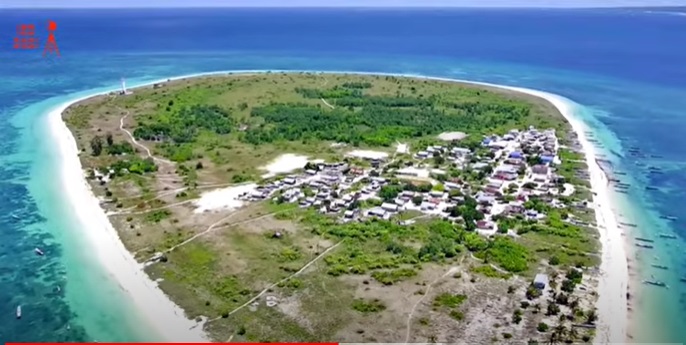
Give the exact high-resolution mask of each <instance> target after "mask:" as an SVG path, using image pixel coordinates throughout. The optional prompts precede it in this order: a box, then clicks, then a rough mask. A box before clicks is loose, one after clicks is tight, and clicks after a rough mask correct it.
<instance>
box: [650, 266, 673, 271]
mask: <svg viewBox="0 0 686 345" xmlns="http://www.w3.org/2000/svg"><path fill="white" fill-rule="evenodd" d="M651 266H653V267H655V268H659V269H661V270H666V269H669V268H668V267H667V266H665V265H651Z"/></svg>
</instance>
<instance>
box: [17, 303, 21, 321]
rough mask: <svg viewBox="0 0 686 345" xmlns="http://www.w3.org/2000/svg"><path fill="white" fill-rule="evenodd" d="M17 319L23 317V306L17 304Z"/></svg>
mask: <svg viewBox="0 0 686 345" xmlns="http://www.w3.org/2000/svg"><path fill="white" fill-rule="evenodd" d="M17 319H21V306H20V305H19V306H17Z"/></svg>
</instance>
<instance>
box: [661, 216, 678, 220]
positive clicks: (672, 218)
mask: <svg viewBox="0 0 686 345" xmlns="http://www.w3.org/2000/svg"><path fill="white" fill-rule="evenodd" d="M660 218H662V219H667V220H677V219H678V218H677V217H676V216H664V215H663V216H660Z"/></svg>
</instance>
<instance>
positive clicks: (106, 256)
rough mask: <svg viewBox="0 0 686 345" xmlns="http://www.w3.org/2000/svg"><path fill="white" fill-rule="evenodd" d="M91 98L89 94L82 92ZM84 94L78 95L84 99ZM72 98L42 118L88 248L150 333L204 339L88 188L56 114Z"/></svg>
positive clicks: (72, 143) (72, 145) (59, 114)
mask: <svg viewBox="0 0 686 345" xmlns="http://www.w3.org/2000/svg"><path fill="white" fill-rule="evenodd" d="M88 97H91V96H88ZM88 97H84V98H82V99H85V98H88ZM80 100H81V99H79V100H74V101H72V102H68V103H65V104H62V105H60V106H59V107H57V108H55V109H53V110H52V111H50V113H49V114H48V117H47V121H48V124H49V126H50V131H51V134H52V136H53V139H54V142H55V144H56V145H57V146H56V148H57V149H58V151H59V156H60V160H59V161H60V162H61V166H60V167H59V181H60V183H61V184H62V187H63V188H62V190H63V191H64V193H65V194H64V195H65V197H66V198H67V200H68V202H69V203H70V204H71V205H72V207H73V212H74V215H75V216H76V219H77V220H78V222H79V223H80V228H81V229H83V230H84V231H83V236H85V237H86V240H87V241H88V242H89V244H90V249H89V250H90V251H91V252H92V253H93V255H97V259H98V260H99V261H100V263H101V264H102V267H104V268H105V269H106V270H107V273H109V274H110V275H111V276H112V277H113V278H114V279H116V281H117V282H118V283H119V284H120V287H121V288H122V290H124V291H126V293H127V295H128V297H129V298H131V300H132V301H133V303H134V304H135V305H136V306H137V309H138V310H139V313H140V315H141V316H143V317H144V318H145V320H147V325H146V326H148V327H149V328H150V329H151V333H154V334H159V335H160V336H162V337H163V338H164V339H165V340H166V341H168V342H182V341H187V342H208V341H209V340H208V339H209V338H208V337H207V336H206V335H205V333H204V331H203V330H202V326H201V325H198V324H197V323H196V322H195V321H192V320H189V319H188V318H186V316H185V313H184V311H183V310H182V309H181V308H180V307H178V306H177V305H176V304H174V302H172V301H171V300H170V299H169V298H168V297H167V296H166V295H165V294H164V293H163V292H162V290H161V289H159V287H158V286H157V284H156V283H155V282H154V281H152V280H151V279H150V278H149V277H148V275H147V274H146V273H145V272H144V271H143V266H142V265H141V264H139V263H138V262H137V261H136V260H135V259H134V257H133V255H132V254H131V253H130V252H129V251H128V250H127V249H126V248H125V247H124V244H123V243H122V242H121V240H120V239H119V235H118V234H117V231H116V230H115V229H114V227H113V226H112V224H111V223H110V221H109V219H108V218H107V216H106V215H105V212H104V210H103V209H102V208H101V207H100V203H99V201H98V199H97V198H96V197H95V195H94V194H93V192H92V191H91V189H90V185H88V182H87V181H86V176H85V174H84V172H83V169H82V167H81V162H80V160H79V157H78V153H79V151H78V148H77V146H76V141H75V139H74V137H73V135H72V134H71V132H70V131H69V129H68V128H67V126H66V124H65V123H64V121H63V120H62V112H63V111H64V110H65V109H66V108H67V107H69V106H70V105H71V104H73V103H75V102H78V101H80Z"/></svg>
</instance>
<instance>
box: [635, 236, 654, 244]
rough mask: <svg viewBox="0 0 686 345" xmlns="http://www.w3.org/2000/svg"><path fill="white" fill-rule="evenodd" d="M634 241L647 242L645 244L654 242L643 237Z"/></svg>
mask: <svg viewBox="0 0 686 345" xmlns="http://www.w3.org/2000/svg"><path fill="white" fill-rule="evenodd" d="M636 241H641V242H647V243H653V242H655V241H653V240H651V239H649V238H645V237H636Z"/></svg>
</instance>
